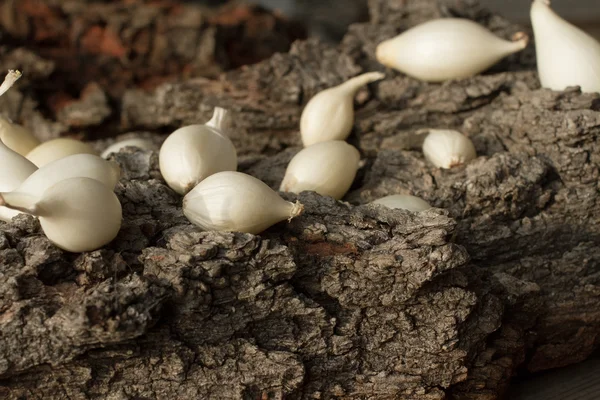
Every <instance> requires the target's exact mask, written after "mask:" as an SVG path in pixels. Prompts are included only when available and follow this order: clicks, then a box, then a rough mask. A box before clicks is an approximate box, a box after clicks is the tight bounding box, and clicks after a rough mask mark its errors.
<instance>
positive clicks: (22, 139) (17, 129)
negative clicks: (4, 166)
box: [0, 117, 40, 156]
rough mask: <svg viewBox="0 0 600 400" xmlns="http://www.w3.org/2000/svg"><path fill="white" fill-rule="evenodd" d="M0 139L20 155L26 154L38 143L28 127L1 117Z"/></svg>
mask: <svg viewBox="0 0 600 400" xmlns="http://www.w3.org/2000/svg"><path fill="white" fill-rule="evenodd" d="M0 140H2V141H3V142H4V144H5V145H6V146H7V147H8V148H9V149H11V150H14V151H16V152H17V153H19V154H21V155H22V156H25V155H27V153H29V152H30V151H31V150H33V149H34V148H35V147H36V146H38V145H39V144H40V141H39V140H38V139H37V138H36V137H35V136H33V133H31V131H30V130H29V129H27V128H25V127H24V126H21V125H19V124H13V123H12V122H10V121H9V120H7V119H6V118H2V117H0Z"/></svg>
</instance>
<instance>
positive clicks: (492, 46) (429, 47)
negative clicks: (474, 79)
mask: <svg viewBox="0 0 600 400" xmlns="http://www.w3.org/2000/svg"><path fill="white" fill-rule="evenodd" d="M528 42H529V38H528V37H527V35H526V34H525V33H523V32H519V33H518V34H516V35H515V36H514V41H512V42H511V41H507V40H503V39H500V38H499V37H497V36H495V35H494V34H493V33H491V32H490V31H489V30H487V29H486V28H484V27H483V26H481V25H479V24H477V23H476V22H473V21H471V20H468V19H462V18H443V19H435V20H431V21H428V22H425V23H423V24H420V25H418V26H416V27H414V28H411V29H409V30H407V31H405V32H403V33H402V34H400V35H398V36H396V37H395V38H392V39H389V40H386V41H384V42H382V43H380V44H379V46H377V50H376V58H377V61H379V62H380V63H381V64H383V65H385V66H387V67H390V68H394V69H396V70H398V71H400V72H403V73H405V74H406V75H409V76H412V77H413V78H416V79H420V80H422V81H428V82H442V81H446V80H450V79H459V78H467V77H470V76H474V75H477V74H478V73H480V72H483V71H485V70H486V69H488V68H490V67H491V66H492V65H494V64H496V63H497V62H498V61H500V60H501V59H502V58H504V57H506V56H508V55H510V54H513V53H516V52H519V51H521V50H523V49H524V48H525V47H527V44H528Z"/></svg>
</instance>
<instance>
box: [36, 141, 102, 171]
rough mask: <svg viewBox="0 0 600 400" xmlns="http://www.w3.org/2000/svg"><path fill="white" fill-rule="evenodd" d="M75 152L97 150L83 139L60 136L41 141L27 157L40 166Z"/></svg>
mask: <svg viewBox="0 0 600 400" xmlns="http://www.w3.org/2000/svg"><path fill="white" fill-rule="evenodd" d="M73 154H96V155H97V153H96V150H94V148H93V147H92V146H90V145H89V144H87V143H84V142H82V141H81V140H75V139H68V138H59V139H52V140H49V141H47V142H43V143H41V144H40V145H39V146H37V147H36V148H34V149H33V150H31V151H30V152H29V153H27V159H28V160H29V161H31V162H32V163H34V164H35V165H37V166H38V168H40V167H43V166H44V165H46V164H49V163H51V162H52V161H56V160H59V159H61V158H64V157H67V156H70V155H73Z"/></svg>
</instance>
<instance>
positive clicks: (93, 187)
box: [0, 178, 122, 253]
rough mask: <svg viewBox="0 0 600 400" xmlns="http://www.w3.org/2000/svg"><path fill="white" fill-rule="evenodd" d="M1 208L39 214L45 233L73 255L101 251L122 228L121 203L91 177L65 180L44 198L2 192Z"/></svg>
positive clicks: (0, 198)
mask: <svg viewBox="0 0 600 400" xmlns="http://www.w3.org/2000/svg"><path fill="white" fill-rule="evenodd" d="M0 205H4V206H6V207H9V208H12V209H15V210H19V211H22V212H26V213H28V214H32V215H35V216H37V217H38V218H39V220H40V224H41V226H42V229H43V231H44V234H45V235H46V236H47V237H48V239H49V240H50V241H51V242H52V243H54V244H55V245H56V246H58V247H60V248H61V249H63V250H66V251H70V252H74V253H77V252H82V251H92V250H97V249H99V248H100V247H102V246H104V245H106V244H108V243H110V242H111V241H112V240H113V239H114V238H115V237H116V236H117V234H118V233H119V229H120V228H121V219H122V210H121V203H120V202H119V199H118V198H117V196H116V195H115V194H114V193H113V191H112V190H110V189H108V188H107V187H106V186H105V185H104V184H102V183H101V182H98V181H97V180H94V179H90V178H70V179H65V180H61V181H60V182H58V183H56V184H54V185H53V186H51V187H50V188H48V189H47V190H46V191H45V192H44V194H43V195H41V196H33V195H31V194H27V193H20V192H9V193H0Z"/></svg>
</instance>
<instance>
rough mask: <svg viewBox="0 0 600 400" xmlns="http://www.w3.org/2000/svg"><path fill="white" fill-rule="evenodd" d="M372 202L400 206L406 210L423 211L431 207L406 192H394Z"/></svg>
mask: <svg viewBox="0 0 600 400" xmlns="http://www.w3.org/2000/svg"><path fill="white" fill-rule="evenodd" d="M373 204H381V205H384V206H386V207H389V208H400V209H403V210H408V211H413V212H417V211H424V210H428V209H430V208H431V206H430V205H429V203H428V202H426V201H425V200H423V199H421V198H420V197H417V196H410V195H406V194H394V195H391V196H386V197H382V198H380V199H377V200H375V201H373Z"/></svg>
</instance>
